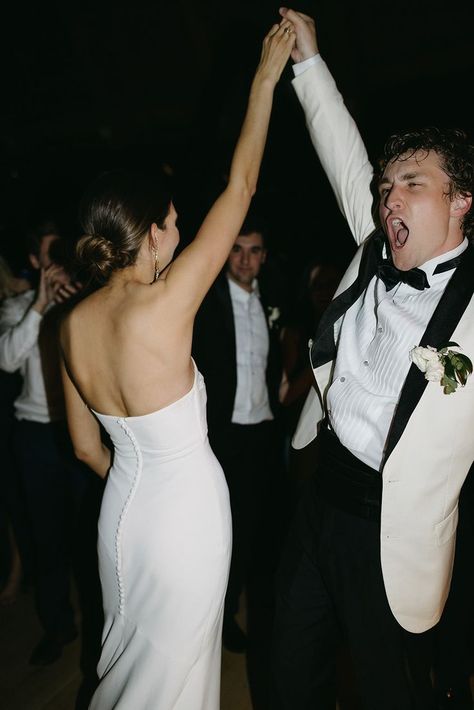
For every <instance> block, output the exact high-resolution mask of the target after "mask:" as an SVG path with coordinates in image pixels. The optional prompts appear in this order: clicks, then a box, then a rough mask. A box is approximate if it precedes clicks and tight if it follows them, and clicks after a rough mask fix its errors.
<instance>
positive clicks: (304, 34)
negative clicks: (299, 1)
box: [279, 7, 319, 62]
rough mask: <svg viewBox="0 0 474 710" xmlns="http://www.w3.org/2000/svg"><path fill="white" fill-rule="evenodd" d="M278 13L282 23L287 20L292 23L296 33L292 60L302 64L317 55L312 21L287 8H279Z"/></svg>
mask: <svg viewBox="0 0 474 710" xmlns="http://www.w3.org/2000/svg"><path fill="white" fill-rule="evenodd" d="M279 12H280V15H281V16H282V17H283V21H284V20H289V21H290V22H292V23H293V29H294V31H295V33H296V44H295V46H294V47H293V50H292V52H291V58H292V60H293V61H294V62H303V61H304V60H305V59H309V58H310V57H314V55H315V54H319V49H318V41H317V39H316V28H315V26H314V20H313V19H312V18H311V17H309V16H308V15H303V13H302V12H296V11H295V10H290V9H289V8H288V7H280V10H279Z"/></svg>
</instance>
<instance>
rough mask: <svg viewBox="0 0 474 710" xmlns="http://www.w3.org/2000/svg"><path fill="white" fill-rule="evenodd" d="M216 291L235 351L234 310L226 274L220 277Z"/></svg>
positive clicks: (223, 319)
mask: <svg viewBox="0 0 474 710" xmlns="http://www.w3.org/2000/svg"><path fill="white" fill-rule="evenodd" d="M215 289H216V295H217V297H218V299H219V301H220V305H221V309H222V324H223V326H224V327H225V328H226V330H227V331H228V332H229V333H230V334H231V336H232V339H233V342H234V350H235V323H234V311H233V309H232V299H231V297H230V288H229V282H228V280H227V276H226V275H225V274H221V275H220V276H219V277H218V279H217V281H216V284H215Z"/></svg>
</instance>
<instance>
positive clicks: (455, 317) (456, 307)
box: [383, 245, 474, 463]
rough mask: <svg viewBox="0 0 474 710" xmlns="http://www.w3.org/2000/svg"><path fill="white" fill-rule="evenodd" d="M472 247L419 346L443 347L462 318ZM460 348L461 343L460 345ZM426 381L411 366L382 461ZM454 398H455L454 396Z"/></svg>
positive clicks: (470, 283)
mask: <svg viewBox="0 0 474 710" xmlns="http://www.w3.org/2000/svg"><path fill="white" fill-rule="evenodd" d="M473 274H474V248H473V247H472V246H471V245H469V246H468V247H467V249H466V251H465V252H464V254H463V258H462V261H461V263H460V264H459V266H458V268H457V269H456V271H455V272H454V274H453V276H452V278H451V279H450V281H449V283H448V285H447V286H446V289H445V291H444V293H443V295H442V296H441V299H440V301H439V303H438V305H437V307H436V309H435V312H434V313H433V315H432V317H431V320H430V322H429V323H428V326H427V328H426V330H425V332H424V334H423V336H422V338H421V340H420V343H419V344H420V345H422V346H423V347H427V346H428V345H431V346H432V347H434V348H436V349H437V350H438V349H439V348H440V347H443V346H444V345H446V344H447V343H448V342H449V340H450V339H451V336H452V334H453V332H454V330H455V329H456V326H457V324H458V323H459V321H460V320H461V318H462V315H463V313H464V311H465V310H466V308H467V306H468V304H469V301H470V300H471V298H472V295H473V291H474V280H473ZM460 345H461V346H462V343H460ZM427 384H428V380H426V379H425V376H424V374H423V373H422V372H421V370H419V369H418V368H417V367H416V365H414V364H412V366H411V367H410V369H409V371H408V375H407V377H406V380H405V384H404V385H403V389H402V391H401V394H400V399H399V402H398V406H397V409H396V411H395V416H394V418H393V422H392V426H391V429H390V432H389V435H388V439H387V446H386V449H385V455H384V461H383V463H385V461H386V460H387V458H388V457H389V456H390V454H391V453H392V451H393V449H394V448H395V446H396V445H397V443H398V441H399V439H400V437H401V435H402V434H403V431H404V429H405V427H406V425H407V423H408V420H409V419H410V417H411V415H412V413H413V410H414V409H415V407H416V406H417V404H418V402H419V401H420V398H421V396H422V394H423V392H424V391H425V387H426V385H427ZM453 396H455V395H453Z"/></svg>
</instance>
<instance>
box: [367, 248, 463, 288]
mask: <svg viewBox="0 0 474 710" xmlns="http://www.w3.org/2000/svg"><path fill="white" fill-rule="evenodd" d="M460 261H461V256H455V257H453V258H452V259H448V261H444V262H443V263H441V264H438V266H437V267H436V269H435V270H434V271H433V274H442V273H443V272H444V271H449V270H450V269H455V268H456V267H457V266H458V264H459V262H460ZM377 275H378V276H379V278H381V279H382V281H383V282H384V284H385V288H386V289H387V291H391V290H392V288H394V287H395V286H396V285H397V284H398V283H400V281H402V282H403V283H405V284H408V285H409V286H412V287H413V288H416V289H418V291H423V290H424V289H425V288H429V287H430V284H429V281H428V278H427V276H426V274H425V272H424V271H423V270H422V269H418V268H417V267H415V268H413V269H409V270H408V271H400V269H397V267H396V266H394V265H393V264H392V263H391V262H390V261H387V260H384V261H382V263H381V264H379V266H378V268H377Z"/></svg>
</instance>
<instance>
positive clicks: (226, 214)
mask: <svg viewBox="0 0 474 710" xmlns="http://www.w3.org/2000/svg"><path fill="white" fill-rule="evenodd" d="M294 37H295V35H294V32H293V30H292V24H291V23H290V22H287V21H284V22H283V23H282V24H281V25H274V26H273V27H272V29H271V30H270V32H269V33H268V35H267V36H266V37H265V39H264V41H263V48H262V55H261V58H260V62H259V65H258V67H257V70H256V73H255V77H254V79H253V82H252V86H251V90H250V96H249V101H248V107H247V113H246V116H245V119H244V122H243V125H242V130H241V133H240V136H239V139H238V142H237V145H236V148H235V151H234V156H233V159H232V165H231V170H230V176H229V182H228V185H227V187H226V189H225V190H224V192H223V193H222V194H221V195H220V197H219V198H218V199H217V201H216V202H215V203H214V205H213V206H212V208H211V210H210V211H209V213H208V215H207V217H206V218H205V220H204V222H203V224H202V226H201V228H200V229H199V232H198V234H197V235H196V237H195V239H194V240H193V241H192V243H191V244H190V245H189V246H188V247H187V248H186V249H184V250H183V252H182V253H181V254H180V255H179V257H178V258H177V259H176V260H175V262H174V263H173V264H172V266H171V267H170V269H169V273H168V275H167V277H166V289H167V290H168V289H170V290H171V289H172V290H173V292H176V293H179V298H178V299H177V300H176V301H175V303H176V305H177V307H178V308H181V309H184V310H185V311H186V312H187V313H188V314H189V315H190V316H191V317H193V316H194V314H195V312H196V311H197V309H198V308H199V305H200V303H201V301H202V299H203V298H204V296H205V294H206V292H207V291H208V289H209V288H210V286H211V284H212V282H213V281H214V279H215V278H216V276H217V274H218V273H219V271H220V270H221V269H222V267H223V265H224V263H225V260H226V258H227V257H228V255H229V252H230V250H231V247H232V244H233V243H234V241H235V239H236V237H237V236H238V233H239V229H240V227H241V226H242V223H243V221H244V219H245V216H246V214H247V211H248V208H249V206H250V202H251V199H252V196H253V195H254V193H255V190H256V186H257V179H258V174H259V170H260V164H261V162H262V156H263V151H264V147H265V141H266V137H267V132H268V124H269V120H270V114H271V108H272V101H273V92H274V89H275V85H276V84H277V82H278V79H279V78H280V76H281V73H282V71H283V69H284V67H285V64H286V62H287V61H288V58H289V56H290V53H291V50H292V48H293V46H294Z"/></svg>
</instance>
